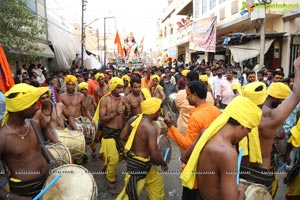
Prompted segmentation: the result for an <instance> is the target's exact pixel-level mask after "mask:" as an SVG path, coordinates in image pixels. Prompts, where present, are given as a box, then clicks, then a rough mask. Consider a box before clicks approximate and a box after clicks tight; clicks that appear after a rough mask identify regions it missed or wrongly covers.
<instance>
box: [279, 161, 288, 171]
mask: <svg viewBox="0 0 300 200" xmlns="http://www.w3.org/2000/svg"><path fill="white" fill-rule="evenodd" d="M286 165H287V162H285V163H283V164H282V165H281V166H280V167H279V168H278V169H277V172H281V171H282V170H283V168H285V166H286Z"/></svg>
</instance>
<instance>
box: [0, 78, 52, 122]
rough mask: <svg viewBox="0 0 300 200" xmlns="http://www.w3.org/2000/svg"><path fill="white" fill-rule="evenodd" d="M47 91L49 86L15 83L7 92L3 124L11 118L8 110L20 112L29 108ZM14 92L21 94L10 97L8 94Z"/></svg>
mask: <svg viewBox="0 0 300 200" xmlns="http://www.w3.org/2000/svg"><path fill="white" fill-rule="evenodd" d="M46 92H49V88H48V87H33V86H31V85H28V84H26V83H20V84H16V85H14V86H13V87H12V88H11V89H10V90H9V91H8V92H6V93H5V104H6V111H5V114H4V117H3V121H2V124H5V123H6V122H7V120H8V118H9V113H8V112H19V111H23V110H25V109H27V108H29V107H30V106H32V105H33V104H34V103H35V102H36V101H37V100H38V99H39V98H40V96H41V95H43V94H44V93H46ZM13 93H19V94H18V95H17V96H15V97H14V98H8V96H9V95H11V94H13Z"/></svg>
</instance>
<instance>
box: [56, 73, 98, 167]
mask: <svg viewBox="0 0 300 200" xmlns="http://www.w3.org/2000/svg"><path fill="white" fill-rule="evenodd" d="M65 82H66V88H67V89H66V91H65V92H64V93H62V94H60V95H59V99H60V101H61V102H62V103H63V104H64V105H65V106H66V110H67V112H68V113H70V115H71V117H73V118H74V120H75V123H76V126H77V127H76V129H77V130H81V131H82V133H83V134H84V135H85V141H86V143H90V140H92V138H93V136H92V135H91V134H90V130H92V131H94V130H93V129H94V124H93V123H92V121H93V117H92V115H91V113H90V110H89V109H88V107H87V105H86V97H85V96H84V95H83V94H81V93H80V92H78V91H76V84H77V78H76V77H75V76H73V75H67V76H66V77H65ZM75 162H76V163H78V164H82V163H85V162H87V155H83V156H82V159H79V160H75Z"/></svg>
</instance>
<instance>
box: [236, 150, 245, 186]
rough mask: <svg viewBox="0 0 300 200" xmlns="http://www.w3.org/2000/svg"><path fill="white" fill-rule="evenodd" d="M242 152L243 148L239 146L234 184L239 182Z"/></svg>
mask: <svg viewBox="0 0 300 200" xmlns="http://www.w3.org/2000/svg"><path fill="white" fill-rule="evenodd" d="M243 153H244V148H241V149H240V152H239V155H238V172H237V175H236V184H240V168H241V162H242V157H243Z"/></svg>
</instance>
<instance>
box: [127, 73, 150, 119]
mask: <svg viewBox="0 0 300 200" xmlns="http://www.w3.org/2000/svg"><path fill="white" fill-rule="evenodd" d="M130 85H131V89H132V93H130V94H129V95H127V96H126V97H125V102H126V104H129V105H130V111H131V113H130V116H129V117H132V116H135V115H137V114H140V113H141V112H142V110H141V102H142V101H144V100H145V99H146V98H149V97H150V96H151V95H150V92H149V91H148V90H147V89H146V88H144V89H141V79H140V78H139V77H137V76H135V77H133V78H132V79H131V82H130Z"/></svg>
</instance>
